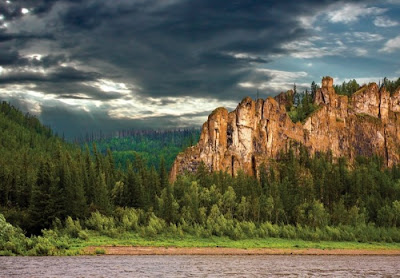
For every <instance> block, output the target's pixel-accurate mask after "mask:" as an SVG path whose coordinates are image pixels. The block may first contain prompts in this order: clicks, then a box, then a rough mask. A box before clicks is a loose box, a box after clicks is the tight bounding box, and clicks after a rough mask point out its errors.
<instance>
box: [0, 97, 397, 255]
mask: <svg viewBox="0 0 400 278" xmlns="http://www.w3.org/2000/svg"><path fill="white" fill-rule="evenodd" d="M0 210H1V213H2V214H3V215H4V216H5V218H6V219H7V221H8V222H10V223H11V224H13V225H14V226H18V227H21V228H22V229H23V230H24V231H26V232H27V234H34V235H38V234H43V237H35V236H34V237H32V238H31V239H29V238H24V237H22V236H21V235H22V233H21V230H19V229H16V228H13V227H12V226H10V225H9V224H8V223H7V222H5V219H4V218H2V216H0V244H2V245H3V246H5V245H4V244H6V242H7V241H9V242H14V241H16V242H18V244H16V245H15V246H14V245H12V246H9V249H10V250H11V251H10V252H13V253H23V251H18V250H19V249H18V248H22V249H21V250H25V249H26V250H28V249H29V248H30V249H29V250H31V249H32V248H36V247H37V244H39V247H38V248H39V249H40V248H44V250H47V251H48V253H49V252H50V251H49V250H58V249H59V248H58V247H57V248H58V249H57V248H56V249H54V248H53V247H54V246H53V245H54V244H56V243H54V244H53V245H51V244H50V243H49V242H51V240H53V239H54V238H57V237H58V238H60V237H61V238H63V235H65V234H68V237H79V238H82V239H85V238H87V237H88V231H90V230H91V231H97V232H99V233H104V234H107V235H111V236H117V235H118V234H119V233H120V232H121V231H131V232H137V233H140V234H141V235H143V236H155V235H157V234H160V233H163V232H170V233H178V234H183V233H190V234H194V235H196V236H198V237H209V236H212V235H216V236H228V237H230V238H233V239H239V238H246V237H271V236H272V237H284V238H303V239H310V240H321V239H326V240H359V241H372V240H373V241H387V242H391V241H396V242H400V229H398V227H399V226H400V168H398V167H396V166H394V167H393V168H392V169H385V168H384V167H383V163H382V161H381V159H380V158H378V157H372V158H362V157H360V158H358V159H357V160H356V162H355V163H354V164H353V165H351V166H350V165H349V164H348V163H347V162H346V160H345V159H339V160H337V161H335V160H333V159H332V157H331V155H330V154H329V153H328V154H316V155H314V156H311V155H309V154H308V152H307V150H306V149H305V148H303V147H302V146H293V148H292V149H290V150H289V151H288V152H287V153H282V154H281V155H280V159H279V160H275V161H270V163H269V164H268V166H266V165H261V166H260V168H259V175H258V178H254V177H250V176H247V175H245V174H244V173H243V172H239V173H238V175H237V176H235V177H232V176H231V175H229V174H227V173H224V172H215V173H209V172H208V170H207V169H206V167H205V166H204V165H203V164H201V165H200V168H199V169H198V171H197V173H196V174H186V175H184V176H180V177H179V178H178V180H177V181H176V182H175V183H173V184H170V183H169V182H168V172H167V170H166V165H165V161H164V160H163V159H162V158H161V160H160V166H159V169H158V170H157V169H156V168H155V167H154V166H151V167H149V166H148V165H147V164H146V162H145V161H144V160H143V159H142V158H141V157H140V156H138V155H136V156H135V158H134V159H133V160H132V161H129V160H128V161H127V163H126V165H124V167H121V168H119V167H117V166H116V165H115V159H114V157H113V154H112V152H111V151H110V150H108V151H107V153H106V154H105V155H103V154H101V152H100V151H99V150H98V148H97V147H96V144H93V146H92V151H90V150H89V147H86V148H85V150H83V151H82V150H81V148H80V147H78V146H74V145H71V144H67V143H65V142H64V141H63V140H61V139H59V138H57V137H55V136H53V135H52V134H51V131H50V130H49V129H47V128H45V127H43V126H41V125H40V123H38V121H37V120H36V119H35V118H33V117H32V116H30V115H23V114H21V113H20V112H19V111H18V110H16V109H15V108H13V107H11V106H10V105H8V104H6V103H3V104H2V110H1V113H0ZM49 228H52V229H54V231H49V230H46V229H49ZM4 231H6V232H4ZM46 242H47V243H46ZM54 242H58V241H57V240H55V241H54ZM61 242H63V240H62V241H61ZM46 244H47V245H46ZM57 244H58V243H57ZM66 244H67V243H65V242H64V243H62V244H61V247H60V248H62V246H64V245H66ZM35 246H36V247H35ZM40 246H42V247H40ZM43 246H45V247H43ZM46 246H47V247H46ZM49 246H50V247H49ZM51 246H53V247H51ZM23 248H25V249H23ZM46 248H47V249H46ZM52 248H53V249H52ZM7 250H8V249H7ZM40 250H41V249H40ZM40 250H39V251H38V252H39V253H40V252H45V251H43V250H42V251H40ZM35 252H36V251H35ZM52 252H53V251H52ZM54 252H55V251H54ZM50 253H51V252H50Z"/></svg>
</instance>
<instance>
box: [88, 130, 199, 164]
mask: <svg viewBox="0 0 400 278" xmlns="http://www.w3.org/2000/svg"><path fill="white" fill-rule="evenodd" d="M199 137H200V130H199V129H177V130H132V131H125V132H118V133H117V135H116V136H113V137H109V138H107V137H105V138H99V139H95V140H85V141H84V142H83V143H81V145H82V146H85V144H89V146H93V144H92V143H95V144H96V145H97V150H98V151H99V152H101V153H102V154H106V153H107V150H108V149H109V150H110V151H111V152H112V155H113V157H114V161H115V165H117V166H118V165H121V167H125V165H126V162H127V161H133V160H134V159H135V157H136V156H137V155H139V156H140V157H141V158H142V159H144V160H145V161H146V165H147V166H149V167H151V166H154V167H155V168H156V169H159V168H160V161H161V158H163V159H164V160H165V166H166V168H167V171H169V170H170V169H171V166H172V163H173V162H174V159H175V157H176V155H177V154H178V153H179V152H181V151H183V150H184V149H186V148H187V147H190V146H193V145H195V144H196V143H197V141H198V140H199ZM88 138H89V137H88Z"/></svg>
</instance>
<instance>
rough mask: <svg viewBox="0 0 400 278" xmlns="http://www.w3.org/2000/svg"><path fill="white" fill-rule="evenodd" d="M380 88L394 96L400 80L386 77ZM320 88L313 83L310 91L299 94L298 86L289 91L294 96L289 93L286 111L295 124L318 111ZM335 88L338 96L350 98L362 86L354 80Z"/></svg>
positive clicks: (399, 85)
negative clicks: (315, 100) (318, 90)
mask: <svg viewBox="0 0 400 278" xmlns="http://www.w3.org/2000/svg"><path fill="white" fill-rule="evenodd" d="M379 86H380V88H382V87H385V88H386V90H387V91H388V92H389V93H390V94H393V93H394V92H395V91H396V89H397V88H399V87H400V78H398V79H397V80H389V79H387V78H386V77H385V78H384V79H383V81H382V82H379ZM318 88H319V86H318V85H317V84H316V83H315V82H314V81H313V82H312V83H311V86H310V90H308V89H307V90H305V91H303V92H300V93H298V92H297V91H296V85H294V87H293V91H289V92H293V94H288V93H287V97H288V105H287V106H286V110H287V112H288V115H289V117H290V118H291V119H292V121H293V122H294V123H296V122H302V121H304V120H305V119H307V118H308V116H310V115H311V114H312V113H313V112H314V111H316V110H317V109H318V106H317V105H315V104H314V103H313V101H314V97H315V93H316V91H317V89H318ZM333 88H334V89H335V92H336V93H337V94H338V95H346V96H349V97H350V96H352V95H353V94H354V93H355V92H357V91H358V90H359V89H360V85H359V84H358V83H357V81H356V80H355V79H353V80H349V81H348V82H346V81H344V82H343V83H342V84H340V85H339V84H336V85H333Z"/></svg>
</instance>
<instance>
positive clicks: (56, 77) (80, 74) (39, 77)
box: [0, 67, 101, 84]
mask: <svg viewBox="0 0 400 278" xmlns="http://www.w3.org/2000/svg"><path fill="white" fill-rule="evenodd" d="M100 76H101V75H100V74H99V73H97V72H85V71H80V70H77V69H75V68H73V67H59V68H57V69H56V70H55V71H53V72H50V73H48V74H45V73H41V72H34V71H15V72H13V73H10V74H3V75H1V76H0V84H5V83H19V84H20V83H31V82H50V83H60V82H77V81H79V82H82V81H93V80H96V79H97V78H99V77H100Z"/></svg>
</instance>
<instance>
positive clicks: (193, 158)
mask: <svg viewBox="0 0 400 278" xmlns="http://www.w3.org/2000/svg"><path fill="white" fill-rule="evenodd" d="M288 94H289V93H285V94H284V95H283V94H281V95H278V96H277V97H276V98H271V97H270V98H267V99H265V100H263V99H258V100H257V101H254V100H252V99H251V98H249V97H246V98H244V99H243V100H242V101H241V102H240V103H239V105H238V106H237V108H236V109H235V110H234V111H232V112H228V111H227V110H226V109H225V108H217V109H216V110H214V111H213V112H212V113H211V115H210V116H209V117H208V120H207V122H206V123H204V125H203V127H202V131H201V136H200V141H199V143H198V144H197V145H196V146H193V147H191V148H189V149H187V150H186V151H185V152H183V153H180V154H179V155H178V156H177V158H176V160H175V162H174V164H173V167H172V170H171V174H170V179H171V180H175V179H176V176H177V175H178V174H181V173H184V172H185V171H189V172H193V171H196V169H197V167H198V166H199V164H200V162H201V161H203V162H204V163H205V165H206V166H207V167H208V168H209V170H210V171H216V170H225V171H227V172H229V173H231V174H232V175H235V174H236V173H237V171H238V170H239V169H243V170H244V171H245V172H246V173H248V174H250V175H256V174H257V169H258V166H259V165H260V164H261V163H263V162H265V163H268V161H269V160H270V159H275V158H278V156H279V153H280V152H281V151H286V150H288V148H290V147H291V146H296V145H300V144H302V145H304V146H306V147H307V148H308V150H309V151H310V152H311V153H315V152H326V151H331V152H332V155H333V157H335V158H337V157H341V156H346V157H348V158H349V159H350V161H352V160H353V159H354V158H355V157H357V156H359V155H363V156H371V155H373V154H378V155H380V156H382V157H383V158H384V159H385V163H386V165H387V166H389V167H390V166H392V165H393V164H397V163H399V161H400V89H398V90H397V91H396V92H395V93H394V94H393V95H392V96H390V94H389V93H388V92H387V91H386V90H385V88H384V87H383V88H381V89H380V88H379V87H378V86H377V85H376V84H375V83H371V84H369V85H365V86H363V87H361V88H360V89H359V90H358V91H357V92H356V93H354V94H353V95H352V96H351V97H350V98H349V97H347V96H342V95H337V94H336V93H335V90H334V88H333V79H332V78H330V77H325V78H323V80H322V86H321V88H320V89H318V90H317V92H316V94H315V96H314V103H315V104H317V105H319V108H318V109H317V110H316V111H315V112H314V113H313V114H312V115H311V116H309V117H308V118H307V119H306V120H305V122H304V123H300V122H298V123H293V122H292V120H291V119H290V118H289V116H288V114H287V113H286V109H285V105H286V101H287V98H286V96H288Z"/></svg>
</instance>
